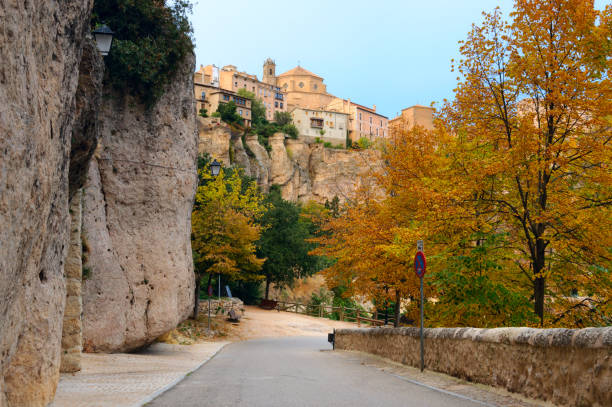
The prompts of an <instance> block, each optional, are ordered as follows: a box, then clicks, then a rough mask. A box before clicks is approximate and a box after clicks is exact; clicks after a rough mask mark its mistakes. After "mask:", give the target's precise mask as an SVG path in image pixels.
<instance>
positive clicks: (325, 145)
mask: <svg viewBox="0 0 612 407" xmlns="http://www.w3.org/2000/svg"><path fill="white" fill-rule="evenodd" d="M323 147H327V148H332V143H330V142H329V141H326V142H325V143H323Z"/></svg>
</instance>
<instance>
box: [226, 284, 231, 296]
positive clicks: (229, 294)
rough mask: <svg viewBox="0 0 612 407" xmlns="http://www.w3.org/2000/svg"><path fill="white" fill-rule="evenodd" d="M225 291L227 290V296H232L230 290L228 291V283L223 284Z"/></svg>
mask: <svg viewBox="0 0 612 407" xmlns="http://www.w3.org/2000/svg"><path fill="white" fill-rule="evenodd" d="M225 291H227V296H228V297H229V298H232V292H231V291H230V288H229V285H226V286H225Z"/></svg>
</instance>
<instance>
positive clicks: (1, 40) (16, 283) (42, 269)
mask: <svg viewBox="0 0 612 407" xmlns="http://www.w3.org/2000/svg"><path fill="white" fill-rule="evenodd" d="M91 6H92V0H66V1H57V0H31V1H20V0H3V1H0V21H1V22H2V29H1V30H0V45H1V46H0V61H2V62H1V63H0V225H2V227H1V228H0V333H1V334H0V406H2V407H4V406H43V405H46V404H47V403H48V402H49V401H50V400H51V399H52V397H53V394H54V392H55V387H56V385H57V381H58V379H59V363H60V346H61V343H60V342H61V334H62V314H63V309H64V302H65V286H64V278H63V265H64V258H65V255H66V251H67V247H68V245H67V241H68V231H69V224H70V217H69V212H68V196H69V187H68V185H69V183H68V169H69V157H70V152H71V134H72V128H73V121H74V119H73V118H74V116H75V94H76V89H77V84H78V79H79V64H80V60H81V54H82V49H83V41H84V38H85V36H86V33H87V32H88V30H89V26H88V23H89V17H90V12H91Z"/></svg>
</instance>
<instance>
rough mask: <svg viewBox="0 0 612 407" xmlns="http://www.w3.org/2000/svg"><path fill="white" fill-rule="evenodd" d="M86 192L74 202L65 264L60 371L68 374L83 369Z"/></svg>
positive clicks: (73, 198)
mask: <svg viewBox="0 0 612 407" xmlns="http://www.w3.org/2000/svg"><path fill="white" fill-rule="evenodd" d="M82 196H83V194H82V192H81V191H78V192H76V194H75V195H74V196H73V197H72V200H71V202H70V219H71V221H70V242H69V246H68V255H67V256H66V264H65V265H64V278H65V280H66V307H65V308H64V322H63V326H62V355H61V365H60V371H61V372H64V373H72V372H78V371H79V370H81V351H82V349H83V344H82V338H81V330H82V328H81V313H82V312H83V303H82V301H81V276H82V268H83V263H82V243H81V211H82V202H81V201H82Z"/></svg>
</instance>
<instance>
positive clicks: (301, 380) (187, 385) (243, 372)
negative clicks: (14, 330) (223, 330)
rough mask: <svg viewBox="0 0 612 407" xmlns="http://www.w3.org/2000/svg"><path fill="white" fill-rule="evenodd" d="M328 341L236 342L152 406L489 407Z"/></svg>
mask: <svg viewBox="0 0 612 407" xmlns="http://www.w3.org/2000/svg"><path fill="white" fill-rule="evenodd" d="M326 339H327V338H323V337H287V338H278V339H259V340H252V341H246V342H237V343H233V344H230V345H228V346H226V347H225V348H224V349H223V350H222V351H221V352H220V353H219V354H217V355H216V356H215V357H214V358H213V359H211V360H210V361H209V362H208V363H206V364H205V365H204V366H203V367H201V368H200V369H199V370H197V371H195V372H193V373H192V374H191V375H189V376H188V377H187V378H186V379H185V380H183V381H182V382H181V383H179V384H178V385H177V386H176V387H174V388H172V389H171V390H169V391H168V392H166V393H164V394H162V395H161V396H160V397H158V398H157V399H155V400H154V401H152V402H151V403H150V404H147V407H149V406H155V407H162V406H163V407H170V406H173V407H174V406H177V407H178V406H180V407H196V406H197V407H203V406H215V407H221V406H245V407H246V406H248V407H258V406H262V407H263V406H266V407H274V406H279V407H280V406H283V407H294V406H334V407H342V406H350V407H358V406H385V407H386V406H402V407H410V406H419V407H423V406H427V407H450V406H453V407H468V406H469V407H473V406H478V407H482V406H483V405H486V404H484V403H481V402H477V401H470V400H466V399H463V398H460V397H455V396H453V395H451V394H447V393H443V392H438V391H436V390H433V389H431V388H427V387H424V386H420V385H417V384H413V383H410V382H407V381H405V380H402V379H401V378H399V377H394V376H392V375H390V374H387V373H385V372H382V371H380V370H378V369H374V368H372V367H369V366H365V365H362V364H361V363H360V361H359V360H358V356H355V358H351V357H339V355H337V354H335V353H334V352H330V351H329V350H330V349H331V347H330V345H329V344H328V343H327V342H326ZM322 350H326V351H322Z"/></svg>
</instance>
